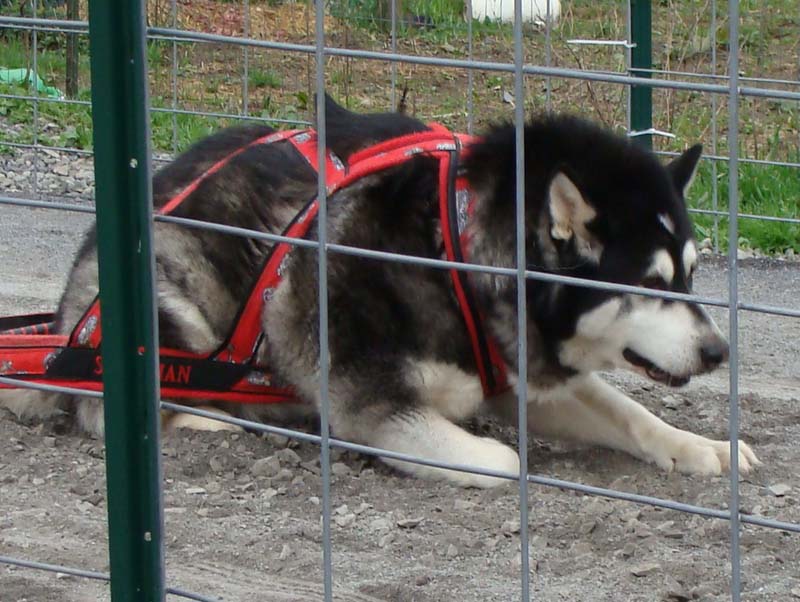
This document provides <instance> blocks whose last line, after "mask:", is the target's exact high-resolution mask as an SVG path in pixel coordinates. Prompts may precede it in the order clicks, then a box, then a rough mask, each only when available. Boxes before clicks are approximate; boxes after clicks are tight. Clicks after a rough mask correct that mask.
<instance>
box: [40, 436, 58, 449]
mask: <svg viewBox="0 0 800 602" xmlns="http://www.w3.org/2000/svg"><path fill="white" fill-rule="evenodd" d="M42 443H43V444H44V446H45V447H55V446H56V438H55V437H43V438H42Z"/></svg>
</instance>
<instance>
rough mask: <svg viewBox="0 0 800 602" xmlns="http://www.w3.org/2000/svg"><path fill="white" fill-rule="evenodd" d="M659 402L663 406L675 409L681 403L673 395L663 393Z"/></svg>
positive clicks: (681, 403)
mask: <svg viewBox="0 0 800 602" xmlns="http://www.w3.org/2000/svg"><path fill="white" fill-rule="evenodd" d="M661 403H663V404H664V407H665V408H669V409H670V410H677V409H678V408H679V407H681V406H682V405H683V402H682V401H681V400H680V399H678V398H677V397H675V396H674V395H665V396H664V397H662V398H661Z"/></svg>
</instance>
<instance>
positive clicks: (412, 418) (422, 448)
mask: <svg viewBox="0 0 800 602" xmlns="http://www.w3.org/2000/svg"><path fill="white" fill-rule="evenodd" d="M370 443H371V444H372V445H375V446H376V447H380V448H383V449H388V450H391V451H395V452H400V453H405V454H410V455H414V456H417V457H420V458H424V459H426V460H435V461H438V462H446V463H449V464H461V465H468V466H474V467H480V468H484V469H488V470H492V471H497V472H501V473H504V474H510V475H514V476H516V475H518V474H519V456H518V455H517V452H515V451H514V450H513V449H511V448H510V447H508V446H506V445H503V444H502V443H500V442H499V441H495V440H494V439H491V438H488V437H476V436H475V435H472V434H470V433H468V432H467V431H465V430H464V429H462V428H461V427H459V426H457V425H455V424H453V423H452V422H450V421H449V420H447V419H446V418H444V417H443V416H442V415H441V414H439V413H438V412H437V411H435V410H434V409H433V408H424V409H421V410H420V411H418V412H415V413H414V414H411V415H404V416H402V417H398V418H397V419H395V420H391V421H387V422H385V423H384V424H383V426H382V427H381V428H380V429H379V430H378V432H375V433H373V435H372V437H371V442H370ZM384 461H385V462H386V463H387V464H389V465H391V466H394V467H395V468H397V469H399V470H402V471H403V472H406V473H408V474H411V475H413V476H416V477H422V478H426V479H433V480H446V481H449V482H450V483H453V484H454V485H459V486H461V487H482V488H484V487H495V486H497V485H501V484H503V483H505V482H508V481H507V479H501V478H497V477H489V476H485V475H478V474H472V473H468V472H460V471H453V470H447V469H445V468H436V467H432V466H424V465H422V464H414V463H411V462H403V461H400V460H392V459H388V458H384Z"/></svg>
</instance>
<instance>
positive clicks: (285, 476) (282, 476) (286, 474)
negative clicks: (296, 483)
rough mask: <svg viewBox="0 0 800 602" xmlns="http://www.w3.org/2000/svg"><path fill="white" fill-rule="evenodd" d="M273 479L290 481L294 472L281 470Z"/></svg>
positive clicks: (285, 469) (286, 469)
mask: <svg viewBox="0 0 800 602" xmlns="http://www.w3.org/2000/svg"><path fill="white" fill-rule="evenodd" d="M273 478H274V480H275V481H291V480H292V478H294V472H292V471H291V470H289V469H288V468H281V469H280V471H279V472H278V474H276V475H275V476H274V477H273Z"/></svg>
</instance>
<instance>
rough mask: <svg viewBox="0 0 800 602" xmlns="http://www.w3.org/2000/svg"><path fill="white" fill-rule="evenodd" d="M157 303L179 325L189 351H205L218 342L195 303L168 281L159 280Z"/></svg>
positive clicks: (214, 346)
mask: <svg viewBox="0 0 800 602" xmlns="http://www.w3.org/2000/svg"><path fill="white" fill-rule="evenodd" d="M158 305H159V307H160V308H161V309H162V310H163V311H166V312H167V313H169V315H170V316H171V317H172V319H173V320H175V322H176V323H177V324H178V325H179V326H180V328H181V330H182V331H183V334H184V341H185V342H186V344H187V346H188V347H190V350H191V351H194V352H195V353H205V352H208V351H211V350H213V349H215V348H216V347H217V346H218V345H219V344H220V342H221V341H220V340H219V339H218V338H217V337H216V336H214V332H213V331H212V330H211V325H210V324H209V323H208V321H207V320H206V319H205V317H203V314H202V313H201V312H200V308H199V307H198V306H197V304H196V303H193V302H191V301H189V300H188V299H185V298H184V297H183V296H181V292H180V291H179V290H177V288H176V287H173V286H171V284H170V283H168V282H164V281H161V282H159V290H158Z"/></svg>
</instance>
